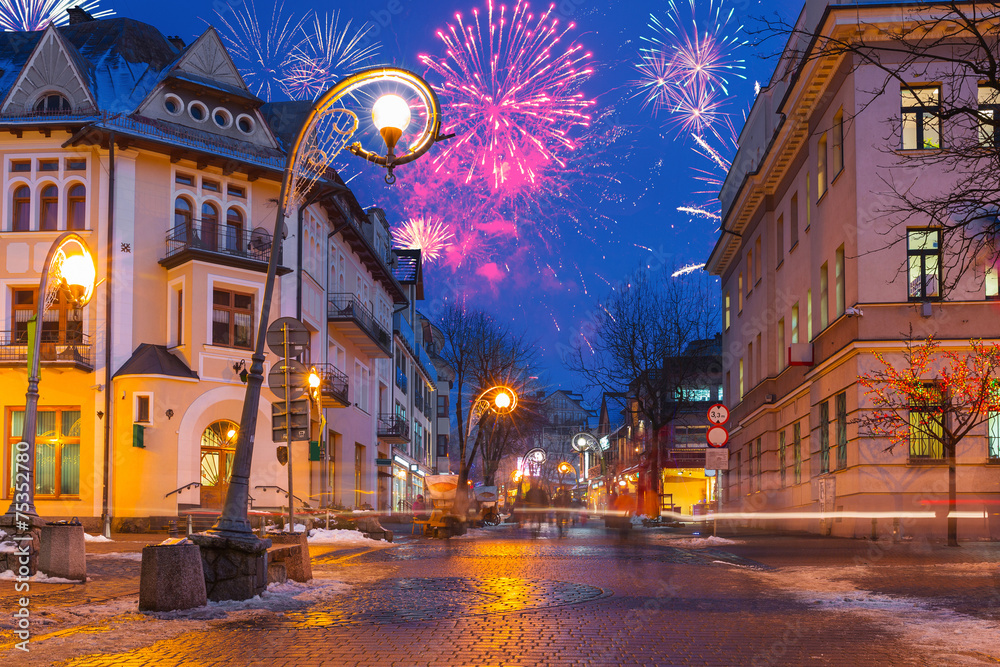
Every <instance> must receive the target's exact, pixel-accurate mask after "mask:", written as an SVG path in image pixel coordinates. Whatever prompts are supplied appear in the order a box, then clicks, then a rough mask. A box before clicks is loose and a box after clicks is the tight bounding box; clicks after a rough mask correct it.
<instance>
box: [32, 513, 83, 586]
mask: <svg viewBox="0 0 1000 667" xmlns="http://www.w3.org/2000/svg"><path fill="white" fill-rule="evenodd" d="M38 569H39V571H41V572H44V573H45V574H46V575H48V576H50V577H61V578H62V579H72V580H74V581H87V541H86V539H85V538H84V536H83V526H82V525H81V526H73V525H69V524H55V525H45V526H42V534H41V549H40V550H39V552H38Z"/></svg>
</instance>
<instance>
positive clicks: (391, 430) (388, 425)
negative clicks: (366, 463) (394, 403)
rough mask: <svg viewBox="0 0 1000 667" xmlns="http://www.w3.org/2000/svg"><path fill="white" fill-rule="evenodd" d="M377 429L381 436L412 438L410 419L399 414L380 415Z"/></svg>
mask: <svg viewBox="0 0 1000 667" xmlns="http://www.w3.org/2000/svg"><path fill="white" fill-rule="evenodd" d="M376 430H377V433H378V437H380V438H401V439H405V440H409V439H410V422H409V420H408V419H406V417H401V416H399V415H397V414H392V413H386V414H381V415H379V416H378V426H377V429H376Z"/></svg>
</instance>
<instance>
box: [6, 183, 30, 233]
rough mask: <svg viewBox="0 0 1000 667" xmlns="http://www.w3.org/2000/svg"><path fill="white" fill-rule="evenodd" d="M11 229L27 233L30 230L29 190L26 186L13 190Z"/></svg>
mask: <svg viewBox="0 0 1000 667" xmlns="http://www.w3.org/2000/svg"><path fill="white" fill-rule="evenodd" d="M11 215H12V220H11V229H12V230H14V231H15V232H27V231H29V230H30V229H31V190H29V189H28V186H27V185H21V186H19V187H18V188H17V189H16V190H14V206H13V208H12V214H11Z"/></svg>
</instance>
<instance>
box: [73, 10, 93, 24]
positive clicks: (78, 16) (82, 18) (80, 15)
mask: <svg viewBox="0 0 1000 667" xmlns="http://www.w3.org/2000/svg"><path fill="white" fill-rule="evenodd" d="M66 13H67V14H69V24H70V25H76V24H78V23H90V22H91V21H96V20H97V19H95V18H94V17H93V16H91V15H90V12H88V11H87V10H86V9H84V8H83V7H70V8H69V9H67V10H66Z"/></svg>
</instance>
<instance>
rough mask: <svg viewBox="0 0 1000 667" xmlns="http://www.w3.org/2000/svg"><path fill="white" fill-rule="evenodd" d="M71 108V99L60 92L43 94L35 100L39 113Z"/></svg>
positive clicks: (58, 111) (69, 109) (59, 111)
mask: <svg viewBox="0 0 1000 667" xmlns="http://www.w3.org/2000/svg"><path fill="white" fill-rule="evenodd" d="M71 110H72V107H71V106H70V104H69V100H67V99H66V97H65V96H63V95H60V94H59V93H48V94H47V95H42V96H41V97H40V98H38V101H37V102H35V111H36V112H39V113H62V112H67V111H71Z"/></svg>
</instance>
